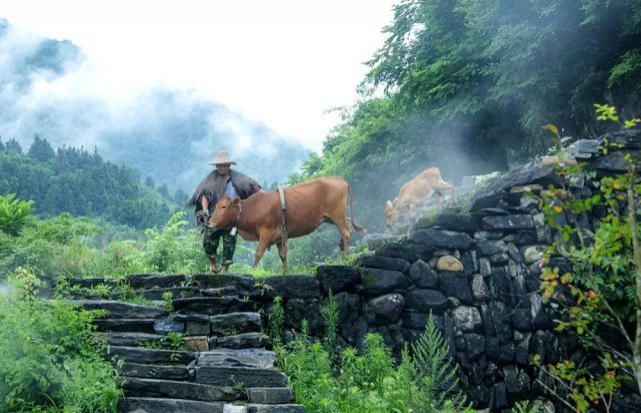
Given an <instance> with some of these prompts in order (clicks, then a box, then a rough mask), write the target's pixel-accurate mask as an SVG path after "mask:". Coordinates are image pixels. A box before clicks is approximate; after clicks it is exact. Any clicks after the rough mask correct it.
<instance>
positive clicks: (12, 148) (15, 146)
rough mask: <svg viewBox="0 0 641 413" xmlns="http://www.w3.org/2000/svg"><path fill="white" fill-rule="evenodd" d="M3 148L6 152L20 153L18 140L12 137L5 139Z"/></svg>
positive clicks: (20, 148)
mask: <svg viewBox="0 0 641 413" xmlns="http://www.w3.org/2000/svg"><path fill="white" fill-rule="evenodd" d="M5 150H6V151H7V152H14V153H22V147H20V144H19V143H18V141H17V140H15V139H13V138H12V139H9V140H8V141H7V143H6V144H5Z"/></svg>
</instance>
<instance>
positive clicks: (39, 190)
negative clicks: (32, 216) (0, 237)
mask: <svg viewBox="0 0 641 413" xmlns="http://www.w3.org/2000/svg"><path fill="white" fill-rule="evenodd" d="M150 185H153V182H152V181H151V180H148V181H147V184H145V183H143V182H142V181H141V177H140V175H139V173H138V172H137V171H135V170H134V169H132V168H130V167H127V166H124V165H121V166H118V165H115V164H113V163H110V162H105V161H103V159H102V157H101V156H100V155H98V152H97V150H95V151H94V152H93V153H90V152H88V151H87V150H86V149H84V148H80V149H78V148H73V147H63V148H58V150H57V151H54V149H53V148H52V147H51V145H50V144H49V142H47V140H46V139H41V138H40V137H38V136H37V135H36V137H35V139H34V141H33V144H32V145H31V147H30V148H29V150H28V151H27V153H23V151H22V148H21V147H20V145H19V144H18V142H17V141H15V140H13V139H10V140H8V141H6V142H4V143H3V142H2V141H0V194H16V195H17V197H18V198H20V199H23V200H33V201H35V205H34V207H35V211H36V212H37V213H38V214H39V215H41V216H54V215H58V214H60V213H61V212H68V213H70V214H73V215H85V216H90V217H102V218H105V219H107V220H109V221H111V222H114V223H119V224H125V225H128V226H131V227H135V228H141V229H142V228H149V227H156V226H160V225H163V224H165V223H166V222H167V220H168V219H169V218H170V217H171V215H172V214H173V213H174V212H175V211H176V210H177V209H178V208H180V206H181V205H180V204H179V203H180V202H184V199H182V197H183V196H184V195H182V194H181V193H180V192H179V193H177V194H176V195H177V196H178V198H180V199H177V200H176V201H175V200H174V199H172V197H170V195H169V192H168V190H167V187H166V186H164V185H163V186H161V187H160V188H158V190H156V189H155V188H153V186H150Z"/></svg>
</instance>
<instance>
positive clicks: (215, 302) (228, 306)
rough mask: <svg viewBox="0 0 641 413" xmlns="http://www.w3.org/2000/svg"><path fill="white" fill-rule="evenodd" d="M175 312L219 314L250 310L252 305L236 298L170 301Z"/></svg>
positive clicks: (192, 298)
mask: <svg viewBox="0 0 641 413" xmlns="http://www.w3.org/2000/svg"><path fill="white" fill-rule="evenodd" d="M172 303H173V306H174V310H176V311H193V312H199V313H209V314H221V313H229V312H236V311H248V310H252V309H253V306H254V303H253V302H252V301H248V300H241V299H240V298H238V297H190V298H177V299H174V300H173V301H172Z"/></svg>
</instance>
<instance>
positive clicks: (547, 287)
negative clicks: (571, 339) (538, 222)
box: [534, 104, 641, 412]
mask: <svg viewBox="0 0 641 413" xmlns="http://www.w3.org/2000/svg"><path fill="white" fill-rule="evenodd" d="M594 106H595V108H596V114H597V118H598V119H599V120H601V121H609V122H614V123H618V124H621V119H620V117H619V114H618V113H617V111H616V108H615V107H614V106H611V105H598V104H595V105H594ZM634 123H635V122H633V124H634ZM622 126H624V127H627V126H628V124H627V122H624V123H623V125H622ZM610 146H614V147H612V148H610ZM610 149H618V145H611V144H610V143H608V142H607V141H606V142H605V143H604V144H603V147H602V148H601V150H602V151H603V152H604V153H607V151H608V150H610ZM625 159H626V162H627V167H628V173H627V174H625V175H613V176H606V177H603V178H602V179H600V180H599V181H595V182H592V186H593V187H594V188H595V191H594V193H593V194H592V195H591V196H587V197H585V196H577V194H576V193H575V192H573V191H571V190H570V189H568V188H566V187H565V186H562V187H561V188H554V187H550V188H549V189H548V190H547V191H543V192H542V194H541V195H542V198H541V200H540V203H539V207H540V209H542V210H543V211H544V213H545V217H546V222H547V223H548V225H550V226H551V227H552V228H553V229H555V230H556V233H557V236H556V237H555V242H554V243H553V244H552V245H551V246H550V248H549V250H548V252H547V254H546V256H545V257H544V258H543V259H542V260H541V262H540V265H541V266H542V267H543V271H542V275H541V280H542V282H541V291H542V295H543V300H544V302H548V301H549V302H551V305H552V306H553V307H555V308H558V310H559V311H560V313H561V314H563V317H562V318H560V319H559V320H557V327H556V329H557V331H561V332H563V331H572V332H576V334H577V335H578V337H579V339H580V342H581V344H582V346H583V349H584V351H585V353H586V357H584V359H583V360H580V362H579V361H577V360H563V361H561V362H559V363H557V364H555V365H547V366H540V367H541V369H542V371H543V372H544V373H546V374H547V375H549V376H550V377H551V378H553V379H554V380H555V381H554V384H555V385H556V386H558V387H559V389H557V390H556V391H555V393H554V394H556V395H557V396H558V397H559V398H560V399H561V400H562V401H563V402H564V403H565V404H566V405H567V406H569V407H571V408H572V409H573V410H575V411H578V412H585V411H587V410H588V409H590V408H591V407H594V406H597V405H598V406H600V407H602V408H603V409H605V410H609V408H610V405H611V403H612V396H613V394H614V393H615V392H616V391H617V389H618V388H619V387H620V386H621V383H622V382H623V381H625V380H629V379H630V378H631V376H634V377H635V378H636V381H637V385H638V386H640V387H641V381H640V379H639V378H641V374H639V372H641V365H639V363H638V355H639V354H640V351H641V341H638V340H636V339H634V340H633V339H631V337H636V335H637V333H638V332H636V331H635V330H636V329H637V328H638V326H637V327H634V326H635V325H636V323H637V321H638V320H637V317H638V312H639V308H641V301H639V295H638V294H639V291H641V290H639V288H640V287H641V251H639V250H638V239H639V236H640V235H641V233H640V232H639V228H638V226H637V222H638V220H639V216H640V215H639V211H638V206H637V205H638V202H639V198H640V197H641V183H640V182H639V179H638V177H637V174H636V165H635V163H634V162H635V161H638V160H633V159H632V158H631V157H629V156H627V157H626V158H625ZM558 172H559V174H560V175H565V176H567V177H568V178H569V179H572V177H573V176H574V175H578V174H585V175H586V176H587V177H588V178H594V173H585V172H584V171H583V165H581V164H579V165H577V166H574V167H569V168H565V167H564V168H560V169H559V171H558ZM596 214H598V216H599V217H600V218H599V222H598V225H595V228H594V230H591V229H590V228H585V227H584V226H582V225H581V223H580V220H581V219H585V218H587V217H588V216H593V215H596ZM551 257H562V258H563V259H565V260H566V261H567V263H568V264H569V268H567V269H566V268H564V269H561V268H559V267H558V266H557V267H552V266H547V265H546V264H548V263H549V262H550V261H549V259H550V258H551ZM604 329H605V330H606V331H607V329H611V330H612V331H611V332H610V333H608V334H614V332H616V334H617V338H616V340H617V341H622V342H623V343H624V344H625V347H624V348H627V349H626V350H622V349H621V346H620V343H614V342H613V339H612V338H611V337H610V338H608V337H605V336H603V331H604ZM595 359H596V360H598V362H597V361H595ZM534 362H535V363H536V364H540V362H541V360H540V357H535V359H534ZM632 372H633V373H632ZM543 386H544V387H548V386H547V385H546V384H543Z"/></svg>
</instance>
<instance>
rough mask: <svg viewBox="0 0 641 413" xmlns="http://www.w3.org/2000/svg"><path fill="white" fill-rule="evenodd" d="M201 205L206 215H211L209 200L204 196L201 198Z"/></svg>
mask: <svg viewBox="0 0 641 413" xmlns="http://www.w3.org/2000/svg"><path fill="white" fill-rule="evenodd" d="M200 205H201V206H202V207H203V211H205V213H206V214H207V215H209V198H207V196H206V195H203V196H202V197H201V198H200Z"/></svg>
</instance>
